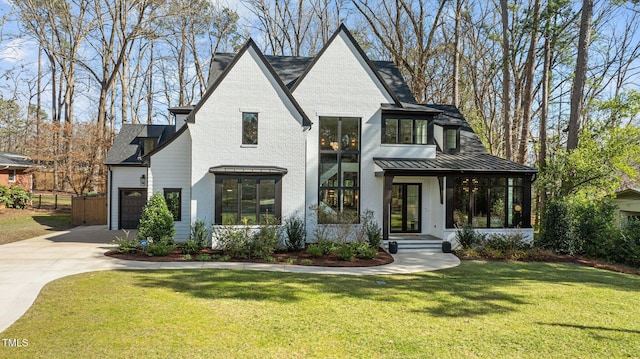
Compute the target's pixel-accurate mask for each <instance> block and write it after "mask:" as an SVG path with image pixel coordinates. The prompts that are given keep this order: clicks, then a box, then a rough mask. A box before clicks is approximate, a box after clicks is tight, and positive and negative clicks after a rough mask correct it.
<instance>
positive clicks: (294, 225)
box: [284, 217, 307, 251]
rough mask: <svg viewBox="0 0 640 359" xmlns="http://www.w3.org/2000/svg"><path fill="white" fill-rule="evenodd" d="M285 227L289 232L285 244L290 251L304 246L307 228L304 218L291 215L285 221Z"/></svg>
mask: <svg viewBox="0 0 640 359" xmlns="http://www.w3.org/2000/svg"><path fill="white" fill-rule="evenodd" d="M284 228H285V231H286V233H287V238H286V239H285V246H286V247H287V250H288V251H298V250H301V249H303V248H304V243H305V240H306V235H307V230H306V228H305V223H304V219H303V218H300V217H289V218H287V219H286V220H285V221H284Z"/></svg>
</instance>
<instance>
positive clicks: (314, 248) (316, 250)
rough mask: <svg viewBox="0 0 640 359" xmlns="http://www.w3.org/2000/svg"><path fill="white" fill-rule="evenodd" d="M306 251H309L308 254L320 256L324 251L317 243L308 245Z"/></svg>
mask: <svg viewBox="0 0 640 359" xmlns="http://www.w3.org/2000/svg"><path fill="white" fill-rule="evenodd" d="M307 253H309V255H310V256H312V257H316V258H317V257H322V255H323V254H324V251H323V250H322V247H321V246H320V245H318V244H312V245H310V246H309V247H307Z"/></svg>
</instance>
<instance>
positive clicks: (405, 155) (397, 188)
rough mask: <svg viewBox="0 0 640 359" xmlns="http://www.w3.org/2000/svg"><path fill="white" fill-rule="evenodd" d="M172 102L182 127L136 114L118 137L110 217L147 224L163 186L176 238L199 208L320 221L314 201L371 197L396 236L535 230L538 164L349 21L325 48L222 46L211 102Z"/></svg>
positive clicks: (350, 206)
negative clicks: (415, 82) (471, 120)
mask: <svg viewBox="0 0 640 359" xmlns="http://www.w3.org/2000/svg"><path fill="white" fill-rule="evenodd" d="M170 111H171V112H172V113H173V114H174V116H175V118H176V128H175V129H174V127H173V126H158V127H156V126H146V125H138V126H133V125H130V126H124V127H123V128H122V130H121V132H120V134H119V135H118V136H117V138H116V141H115V143H114V146H113V148H112V149H111V151H110V152H109V156H108V159H107V164H108V165H109V167H110V176H109V183H110V184H109V189H110V193H111V195H110V216H109V226H110V228H111V229H118V228H127V227H135V221H134V219H135V218H137V217H136V216H138V217H139V208H141V207H140V206H141V205H142V204H143V202H144V198H147V197H149V196H150V195H151V194H152V193H154V192H160V193H164V194H165V196H166V197H167V198H168V199H170V201H171V203H173V205H172V206H173V208H174V209H173V212H174V217H175V220H176V238H177V239H185V238H187V237H188V235H189V225H190V224H191V223H193V222H194V221H195V220H198V219H202V220H206V221H207V222H212V223H214V224H239V223H240V222H241V221H242V219H246V220H248V222H249V223H250V224H260V223H261V222H262V221H263V218H264V217H265V216H266V215H269V214H273V215H275V216H277V217H280V218H286V217H288V216H293V215H299V216H303V217H305V219H306V223H307V231H308V233H309V234H311V233H313V230H314V228H315V227H316V225H317V223H316V222H317V220H316V216H314V215H313V214H314V211H312V210H311V209H310V208H314V207H315V208H318V209H319V210H320V211H322V212H323V213H332V212H350V213H353V214H355V215H361V214H362V213H363V212H364V211H365V210H367V209H370V210H372V211H374V212H375V218H376V220H377V221H378V223H380V224H381V226H382V229H383V237H384V239H389V238H413V239H417V240H424V241H431V242H433V241H435V242H436V244H437V243H439V242H441V241H442V240H452V239H454V237H455V230H456V228H457V227H458V226H462V225H463V224H465V223H468V224H470V225H473V226H474V227H475V228H478V229H481V230H483V231H486V232H492V231H496V232H504V231H513V230H519V231H522V232H523V234H525V235H526V236H529V237H531V238H533V231H532V229H531V224H530V218H531V181H532V177H533V176H534V175H535V174H536V170H535V169H533V168H531V167H527V166H524V165H520V164H517V163H514V162H511V161H507V160H505V159H502V158H498V157H495V156H492V155H490V154H489V153H488V152H487V151H486V149H485V148H484V146H483V145H482V143H481V142H480V140H479V139H478V137H477V135H476V134H475V133H474V132H473V130H472V129H471V127H470V126H469V124H468V123H467V121H466V120H465V119H464V117H463V116H462V115H461V114H460V112H459V111H458V109H457V108H456V107H455V106H451V105H419V104H417V103H416V100H415V98H414V97H413V95H412V94H411V91H410V90H409V88H408V86H407V85H406V83H405V81H404V80H403V78H402V76H401V75H400V72H399V71H398V69H397V67H396V66H395V65H394V64H393V63H392V62H388V61H371V60H370V59H369V58H368V57H367V56H366V55H365V53H364V52H363V51H362V49H361V48H360V46H359V45H358V44H357V42H356V41H355V40H354V38H353V36H352V35H351V34H350V33H349V31H348V30H347V29H346V27H345V26H344V25H343V26H341V27H340V28H339V29H338V30H337V31H336V33H335V34H334V35H333V36H332V37H331V39H330V40H329V42H328V43H327V44H326V45H325V47H324V48H323V49H322V50H321V51H320V53H319V54H318V55H317V56H315V57H313V58H305V57H284V56H265V55H263V54H262V52H261V51H260V50H259V49H258V47H257V46H256V44H255V43H254V42H253V41H252V40H249V41H248V42H247V43H246V44H245V45H244V46H243V47H242V48H241V49H240V50H239V51H238V53H237V54H216V56H215V58H214V61H213V62H212V64H211V67H210V74H209V86H208V89H207V91H206V93H205V94H204V95H203V96H202V99H201V100H200V101H199V102H198V104H197V105H196V106H195V107H181V108H175V109H170ZM150 129H154V131H156V129H157V131H160V129H162V131H165V132H166V133H165V132H163V134H162V135H161V136H160V135H157V133H156V134H155V135H154V134H152V132H153V131H150ZM174 130H175V133H173V131H174ZM136 131H137V132H136ZM145 131H146V132H145ZM169 133H173V134H172V135H170V137H168V135H169ZM165 134H166V135H167V136H165ZM149 139H153V141H150V142H153V146H151V145H149V146H150V147H149V148H153V149H152V150H151V151H150V152H149V149H148V148H145V147H146V145H145V144H146V143H147V141H148V140H149ZM134 196H135V197H139V198H140V201H139V202H136V201H131V202H129V200H130V199H131V198H130V197H134ZM177 203H179V205H176V204H177ZM308 238H309V239H312V236H311V235H309V236H308Z"/></svg>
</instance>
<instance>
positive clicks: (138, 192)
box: [118, 188, 147, 229]
mask: <svg viewBox="0 0 640 359" xmlns="http://www.w3.org/2000/svg"><path fill="white" fill-rule="evenodd" d="M145 204H147V190H146V189H145V188H124V189H122V188H121V189H120V221H119V225H118V229H137V228H138V225H139V224H140V216H142V209H143V208H144V206H145Z"/></svg>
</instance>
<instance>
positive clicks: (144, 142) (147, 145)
mask: <svg viewBox="0 0 640 359" xmlns="http://www.w3.org/2000/svg"><path fill="white" fill-rule="evenodd" d="M157 141H158V139H157V138H155V137H149V138H141V139H140V156H144V155H146V154H148V153H149V152H151V151H153V149H154V148H156V143H157Z"/></svg>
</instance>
